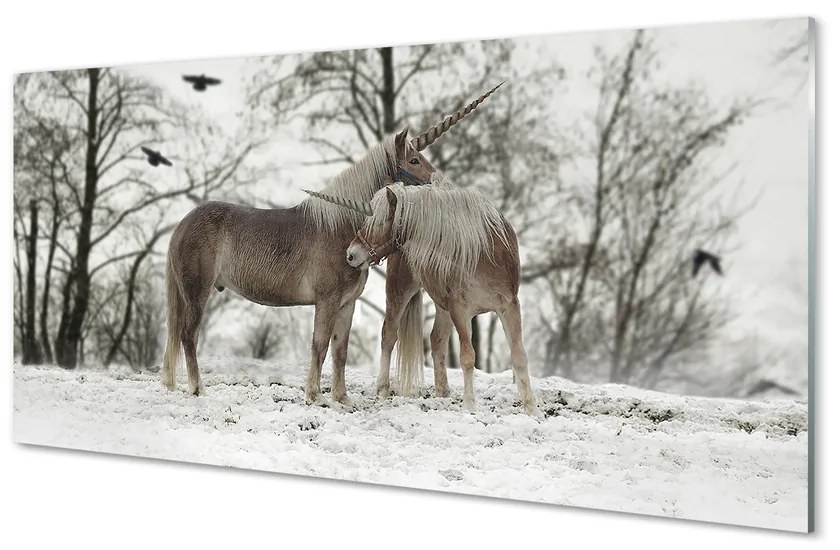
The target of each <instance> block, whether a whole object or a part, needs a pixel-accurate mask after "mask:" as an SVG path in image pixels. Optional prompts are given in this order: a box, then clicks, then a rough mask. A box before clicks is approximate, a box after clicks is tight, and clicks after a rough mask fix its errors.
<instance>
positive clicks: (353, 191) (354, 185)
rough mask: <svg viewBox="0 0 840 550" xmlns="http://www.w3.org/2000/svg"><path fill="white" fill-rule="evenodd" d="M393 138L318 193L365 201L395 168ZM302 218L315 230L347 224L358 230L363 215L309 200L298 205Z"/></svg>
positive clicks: (377, 147) (312, 198) (385, 140)
mask: <svg viewBox="0 0 840 550" xmlns="http://www.w3.org/2000/svg"><path fill="white" fill-rule="evenodd" d="M396 159H397V155H396V151H395V148H394V136H393V135H392V134H389V135H388V136H386V137H385V139H383V140H382V141H381V142H380V143H377V144H376V145H374V146H373V147H371V148H370V149H369V150H368V152H367V153H366V154H365V156H364V157H362V159H361V160H359V162H357V163H355V164H353V165H352V166H349V167H348V168H347V169H345V170H344V171H343V172H341V173H340V174H338V175H337V176H335V177H334V178H332V179H331V180H330V182H329V183H328V184H327V185H326V186H325V187H324V188H323V189H322V190H321V192H322V193H325V194H328V195H332V196H336V197H344V198H347V199H352V200H357V201H362V202H368V201H370V200H371V198H372V197H373V195H374V193H376V192H377V191H378V190H379V189H380V188H381V186H382V182H383V179H384V177H385V175H386V174H388V173H389V172H391V171H393V170H395V169H396ZM301 206H302V207H303V211H304V213H305V214H306V216H307V217H308V218H309V219H310V220H312V221H313V222H314V223H315V225H316V226H317V227H318V228H319V229H325V230H328V231H331V232H336V231H338V230H340V229H341V228H343V227H346V226H347V225H351V226H352V227H353V229H354V230H355V229H358V228H359V227H361V226H362V224H363V223H364V220H365V217H364V215H362V214H360V213H358V212H356V211H354V210H349V209H347V208H344V207H341V206H338V205H335V204H332V203H329V202H327V201H324V200H321V199H316V198H315V197H310V198H308V199H306V200H304V201H303V202H302V203H301Z"/></svg>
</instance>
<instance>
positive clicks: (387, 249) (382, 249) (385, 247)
mask: <svg viewBox="0 0 840 550" xmlns="http://www.w3.org/2000/svg"><path fill="white" fill-rule="evenodd" d="M356 237H358V238H359V240H360V241H362V244H363V245H364V247H365V248H366V249H367V252H368V256H369V257H370V260H369V263H370V264H371V265H379V264H380V262H382V260H384V259H385V258H387V257H388V256H390V255H391V254H393V253H394V252H396V251H398V250H399V249H400V248H402V244H400V241H399V240H397V238H396V237H393V238H392V239H391V240H390V241H388V242H385V243H383V244H381V245H379V246H377V247H376V248H374V247H373V246H372V245H371V244H370V243H369V242H368V240H367V239H366V238H365V236H364V235H363V234H362V230H361V229H359V230H358V231H356Z"/></svg>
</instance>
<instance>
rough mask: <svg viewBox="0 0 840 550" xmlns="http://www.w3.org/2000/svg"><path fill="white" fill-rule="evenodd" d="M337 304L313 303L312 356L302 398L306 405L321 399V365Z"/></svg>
mask: <svg viewBox="0 0 840 550" xmlns="http://www.w3.org/2000/svg"><path fill="white" fill-rule="evenodd" d="M337 313H338V306H337V305H336V304H331V303H326V304H325V303H321V304H316V305H315V327H314V330H313V331H312V357H311V360H310V363H309V373H308V374H307V376H306V387H305V388H304V398H305V400H306V404H307V405H311V404H312V403H314V402H315V401H320V400H322V399H323V396H322V395H321V367H322V366H323V365H324V359H325V358H326V356H327V348H328V347H329V345H330V338H331V337H332V333H333V328H334V327H335V320H336V315H337Z"/></svg>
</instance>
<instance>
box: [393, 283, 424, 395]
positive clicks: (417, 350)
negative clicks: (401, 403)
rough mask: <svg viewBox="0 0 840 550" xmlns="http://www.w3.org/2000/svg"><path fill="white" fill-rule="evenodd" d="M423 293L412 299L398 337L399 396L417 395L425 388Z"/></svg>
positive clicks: (396, 381) (397, 386) (397, 385)
mask: <svg viewBox="0 0 840 550" xmlns="http://www.w3.org/2000/svg"><path fill="white" fill-rule="evenodd" d="M422 294H423V293H422V292H417V293H416V294H415V295H414V296H412V297H411V300H410V301H409V302H408V305H407V306H406V308H405V312H403V317H402V320H401V321H400V328H399V332H398V336H397V376H396V380H395V383H396V389H397V394H399V395H404V396H411V395H417V394H418V393H420V390H421V389H422V387H423V364H424V359H425V354H424V353H423V295H422Z"/></svg>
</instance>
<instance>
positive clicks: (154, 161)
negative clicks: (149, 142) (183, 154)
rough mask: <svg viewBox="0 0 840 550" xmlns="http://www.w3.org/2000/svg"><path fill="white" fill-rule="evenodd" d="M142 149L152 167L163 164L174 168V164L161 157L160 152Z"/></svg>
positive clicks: (146, 148)
mask: <svg viewBox="0 0 840 550" xmlns="http://www.w3.org/2000/svg"><path fill="white" fill-rule="evenodd" d="M140 149H141V150H142V151H143V152H144V153H146V160H148V161H149V164H151V165H152V166H157V165H159V164H163V165H164V166H172V162H171V161H170V160H169V159H168V158H166V157H165V156H163V155H161V154H160V152H159V151H154V150H152V149H149V148H148V147H142V146H141V147H140Z"/></svg>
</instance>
